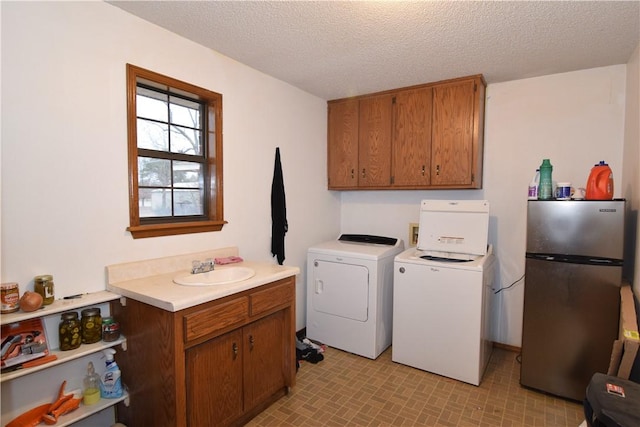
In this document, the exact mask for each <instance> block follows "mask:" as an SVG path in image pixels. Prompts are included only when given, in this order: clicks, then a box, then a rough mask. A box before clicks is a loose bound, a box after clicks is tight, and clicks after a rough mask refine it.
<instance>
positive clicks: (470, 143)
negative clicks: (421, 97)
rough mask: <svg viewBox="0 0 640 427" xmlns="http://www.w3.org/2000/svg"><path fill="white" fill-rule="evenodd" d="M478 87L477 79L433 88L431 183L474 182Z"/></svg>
mask: <svg viewBox="0 0 640 427" xmlns="http://www.w3.org/2000/svg"><path fill="white" fill-rule="evenodd" d="M476 89H477V85H476V81H475V80H463V81H459V82H453V83H446V84H442V85H438V86H434V88H433V134H432V141H431V146H432V151H431V153H432V154H431V156H432V157H431V160H432V162H431V165H432V166H431V185H455V186H471V185H472V184H473V181H474V178H475V177H474V176H473V172H474V170H473V169H474V156H475V155H477V154H476V153H474V148H475V146H474V105H475V102H474V101H475V91H476Z"/></svg>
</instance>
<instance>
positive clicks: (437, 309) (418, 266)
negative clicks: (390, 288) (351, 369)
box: [392, 200, 497, 385]
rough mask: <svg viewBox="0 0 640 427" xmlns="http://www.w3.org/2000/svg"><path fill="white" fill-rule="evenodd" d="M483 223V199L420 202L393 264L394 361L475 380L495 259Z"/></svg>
mask: <svg viewBox="0 0 640 427" xmlns="http://www.w3.org/2000/svg"><path fill="white" fill-rule="evenodd" d="M488 224H489V203H488V202H487V201H484V200H479V201H478V200H469V201H435V200H423V201H422V203H421V207H420V223H419V227H420V228H419V231H418V245H417V248H411V249H408V250H406V251H404V252H402V253H401V254H399V255H398V256H396V258H395V262H394V299H393V347H392V360H393V361H394V362H398V363H402V364H405V365H409V366H412V367H415V368H418V369H422V370H424V371H429V372H432V373H435V374H438V375H442V376H445V377H449V378H453V379H456V380H459V381H463V382H466V383H470V384H473V385H480V382H481V380H482V375H483V373H484V371H485V369H486V366H487V363H488V362H489V358H490V356H491V351H492V342H491V330H490V313H491V301H492V293H493V291H492V286H493V282H494V277H495V268H496V264H497V263H496V259H495V256H494V255H493V253H492V252H493V250H492V247H491V246H487V235H488Z"/></svg>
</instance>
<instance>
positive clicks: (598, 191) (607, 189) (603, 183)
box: [585, 160, 613, 200]
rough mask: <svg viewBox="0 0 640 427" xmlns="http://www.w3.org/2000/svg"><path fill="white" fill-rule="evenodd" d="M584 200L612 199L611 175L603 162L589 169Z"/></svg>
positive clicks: (607, 166)
mask: <svg viewBox="0 0 640 427" xmlns="http://www.w3.org/2000/svg"><path fill="white" fill-rule="evenodd" d="M585 198H586V199H587V200H611V199H613V173H612V172H611V168H610V167H609V165H608V164H606V163H605V162H604V160H603V161H601V162H600V163H598V164H597V165H595V166H594V167H593V168H591V173H590V174H589V179H588V180H587V192H586V195H585Z"/></svg>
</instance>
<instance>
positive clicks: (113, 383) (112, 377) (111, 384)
mask: <svg viewBox="0 0 640 427" xmlns="http://www.w3.org/2000/svg"><path fill="white" fill-rule="evenodd" d="M102 352H103V353H104V357H105V358H106V359H107V361H106V362H105V363H106V370H105V372H104V374H102V375H101V376H100V396H102V397H103V398H105V399H114V398H118V397H122V380H121V379H120V368H119V367H118V364H117V363H116V361H115V360H114V359H113V355H114V354H116V351H115V350H114V349H112V348H108V349H106V350H102Z"/></svg>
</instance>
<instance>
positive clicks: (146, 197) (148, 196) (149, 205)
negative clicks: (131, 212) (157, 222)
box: [138, 188, 171, 218]
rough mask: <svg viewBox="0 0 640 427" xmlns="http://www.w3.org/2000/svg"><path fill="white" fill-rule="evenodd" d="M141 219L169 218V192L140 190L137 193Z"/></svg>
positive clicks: (157, 189)
mask: <svg viewBox="0 0 640 427" xmlns="http://www.w3.org/2000/svg"><path fill="white" fill-rule="evenodd" d="M138 208H139V209H140V217H141V218H149V217H155V216H171V190H168V189H161V188H154V189H150V188H141V189H139V191H138Z"/></svg>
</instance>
